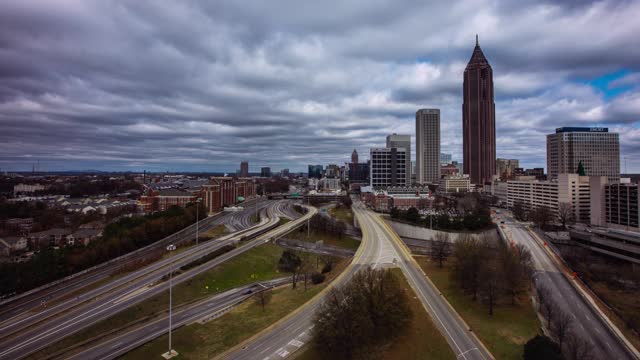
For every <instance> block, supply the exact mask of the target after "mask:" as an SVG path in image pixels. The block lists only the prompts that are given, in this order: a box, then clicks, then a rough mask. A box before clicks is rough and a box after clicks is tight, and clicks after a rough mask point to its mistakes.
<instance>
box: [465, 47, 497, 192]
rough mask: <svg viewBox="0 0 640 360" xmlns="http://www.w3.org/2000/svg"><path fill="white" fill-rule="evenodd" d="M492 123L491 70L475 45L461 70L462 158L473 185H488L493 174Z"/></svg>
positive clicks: (493, 134) (493, 126)
mask: <svg viewBox="0 0 640 360" xmlns="http://www.w3.org/2000/svg"><path fill="white" fill-rule="evenodd" d="M495 123H496V121H495V104H494V102H493V70H492V69H491V65H489V62H488V61H487V59H486V58H485V56H484V54H483V53H482V49H480V45H479V44H478V37H477V35H476V47H475V48H474V49H473V55H471V60H469V63H468V64H467V67H466V68H465V70H464V83H463V103H462V136H463V138H462V156H463V160H462V161H463V165H464V173H465V174H469V178H470V180H471V182H472V183H473V184H485V183H488V182H491V177H492V176H493V175H494V174H495V173H496V124H495Z"/></svg>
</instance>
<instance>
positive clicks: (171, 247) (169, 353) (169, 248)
mask: <svg viewBox="0 0 640 360" xmlns="http://www.w3.org/2000/svg"><path fill="white" fill-rule="evenodd" d="M175 249H176V246H175V245H173V244H170V245H168V246H167V251H169V252H172V251H174V250H175ZM169 256H171V255H169ZM172 285H173V262H172V261H170V262H169V351H167V352H166V353H164V354H162V357H164V358H165V359H171V358H172V357H174V356H178V352H177V351H175V350H173V349H172V347H171V327H172V325H173V324H172V321H173V318H172V315H173V313H172V310H171V305H172V295H173V294H172Z"/></svg>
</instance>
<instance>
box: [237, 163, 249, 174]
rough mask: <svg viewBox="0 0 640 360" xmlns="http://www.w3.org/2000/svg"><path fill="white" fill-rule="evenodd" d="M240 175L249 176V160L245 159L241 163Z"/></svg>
mask: <svg viewBox="0 0 640 360" xmlns="http://www.w3.org/2000/svg"><path fill="white" fill-rule="evenodd" d="M239 175H240V177H248V176H249V162H248V161H243V162H241V163H240V174H239Z"/></svg>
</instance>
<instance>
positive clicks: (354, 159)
mask: <svg viewBox="0 0 640 360" xmlns="http://www.w3.org/2000/svg"><path fill="white" fill-rule="evenodd" d="M351 163H352V164H357V163H358V152H357V151H356V149H353V152H352V153H351Z"/></svg>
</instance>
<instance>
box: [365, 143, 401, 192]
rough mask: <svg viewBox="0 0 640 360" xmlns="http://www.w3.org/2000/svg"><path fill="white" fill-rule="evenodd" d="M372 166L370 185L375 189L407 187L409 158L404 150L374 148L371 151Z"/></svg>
mask: <svg viewBox="0 0 640 360" xmlns="http://www.w3.org/2000/svg"><path fill="white" fill-rule="evenodd" d="M370 156H371V166H370V171H371V172H370V175H369V179H370V180H369V184H370V186H371V187H373V188H374V189H382V188H386V187H388V186H407V185H406V184H407V178H410V177H411V172H407V163H411V162H410V161H409V157H408V156H407V150H406V149H404V148H395V147H392V148H372V149H371V150H370Z"/></svg>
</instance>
